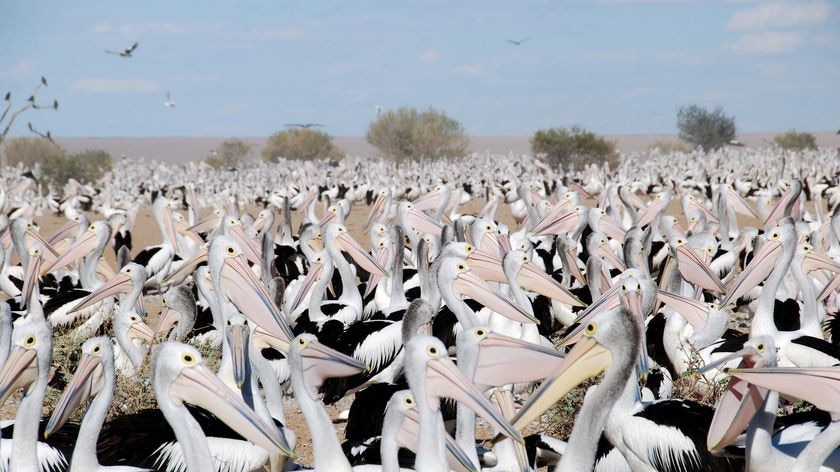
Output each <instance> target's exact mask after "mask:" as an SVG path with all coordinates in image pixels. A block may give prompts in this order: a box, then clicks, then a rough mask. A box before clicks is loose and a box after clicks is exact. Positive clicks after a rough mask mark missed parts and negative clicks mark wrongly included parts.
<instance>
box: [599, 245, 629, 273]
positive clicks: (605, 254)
mask: <svg viewBox="0 0 840 472" xmlns="http://www.w3.org/2000/svg"><path fill="white" fill-rule="evenodd" d="M598 255H599V256H601V258H602V259H604V260H605V261H607V262H609V263H610V265H611V266H613V268H615V269H618V270H620V271H622V272H624V269H625V268H626V267H625V266H624V263H623V262H621V260H620V259H619V258H618V256H616V255H615V253H614V252H613V251H612V250H611V249H610V248H609V246H607V245H605V244H602V245H600V246H598Z"/></svg>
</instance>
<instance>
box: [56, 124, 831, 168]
mask: <svg viewBox="0 0 840 472" xmlns="http://www.w3.org/2000/svg"><path fill="white" fill-rule="evenodd" d="M814 135H815V136H816V137H817V143H818V144H819V145H820V146H823V147H835V148H836V147H840V135H837V134H836V133H835V132H834V131H832V132H815V133H814ZM773 136H775V135H774V134H773V133H745V134H739V135H738V139H739V140H740V141H741V142H742V143H744V144H745V145H746V146H749V147H767V146H768V143H769V142H772V141H773ZM605 137H606V138H607V139H609V140H612V141H615V142H616V144H617V145H618V148H619V150H621V151H623V152H639V151H645V150H646V149H648V147H649V146H650V145H651V144H653V143H655V142H657V141H664V142H667V141H674V140H676V139H677V137H676V136H675V135H668V134H637V135H613V136H610V135H607V136H605ZM224 139H225V138H222V137H148V138H120V137H114V138H97V137H89V138H82V137H79V138H56V142H57V143H58V144H59V145H61V146H62V147H63V148H65V149H67V150H68V151H71V152H78V151H83V150H85V149H104V150H106V151H108V152H109V153H110V154H111V155H112V156H113V157H114V158H118V157H120V156H122V155H126V156H127V157H129V158H132V159H133V158H139V157H145V158H146V159H148V160H152V159H156V160H158V161H163V162H187V161H194V160H200V159H204V158H205V157H207V155H208V153H209V152H210V150H211V149H215V148H217V147H218V146H219V144H221V142H222V141H224ZM243 139H244V140H245V141H248V142H249V143H251V144H252V145H253V146H254V150H255V152H254V155H255V156H257V155H259V150H260V149H262V148H263V146H264V145H265V141H266V138H265V137H255V138H243ZM529 139H530V137H529V136H470V145H469V149H470V151H475V152H490V153H492V154H507V153H509V152H513V153H514V154H530V152H531V144H530V142H529ZM334 142H335V144H336V145H338V146H339V147H340V148H341V149H343V150H344V151H345V152H347V153H348V154H350V155H351V156H376V155H377V152H376V149H375V148H374V147H372V146H371V145H370V144H368V143H367V141H365V139H364V138H362V137H336V138H334Z"/></svg>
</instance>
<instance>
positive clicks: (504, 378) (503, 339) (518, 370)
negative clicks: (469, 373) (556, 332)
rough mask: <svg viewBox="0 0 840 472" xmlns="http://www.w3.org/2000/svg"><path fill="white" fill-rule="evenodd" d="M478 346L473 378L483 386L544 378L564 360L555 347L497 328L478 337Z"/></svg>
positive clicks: (496, 385)
mask: <svg viewBox="0 0 840 472" xmlns="http://www.w3.org/2000/svg"><path fill="white" fill-rule="evenodd" d="M479 347H480V350H479V354H478V362H476V366H475V374H473V380H474V381H475V383H476V385H481V386H490V387H498V386H501V385H507V384H512V383H522V382H534V381H537V380H542V379H544V378H546V377H548V376H549V375H551V373H552V372H554V371H555V370H557V368H558V367H559V366H560V363H561V362H562V361H563V355H562V354H561V353H560V352H559V351H557V350H556V349H552V348H547V347H544V346H541V345H539V344H534V343H529V342H527V341H522V340H521V339H516V338H511V337H510V336H505V335H503V334H500V333H496V332H494V331H490V332H489V333H488V334H487V336H486V337H485V338H484V339H482V340H481V341H479Z"/></svg>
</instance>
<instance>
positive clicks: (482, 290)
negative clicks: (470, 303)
mask: <svg viewBox="0 0 840 472" xmlns="http://www.w3.org/2000/svg"><path fill="white" fill-rule="evenodd" d="M452 290H453V291H454V292H455V293H457V294H458V295H461V296H465V297H469V298H472V299H473V300H475V301H477V302H479V303H481V304H482V305H484V306H485V307H487V308H489V309H490V310H492V311H494V312H496V313H498V314H500V315H502V316H504V317H506V318H509V319H511V320H513V321H516V322H518V323H537V324H539V321H538V320H537V318H535V317H534V316H533V315H530V314H528V313H526V312H525V311H523V310H522V309H521V308H519V307H518V306H516V305H515V304H514V303H513V302H511V301H510V300H508V299H506V298H502V297H501V296H500V295H499V294H497V293H496V291H495V290H493V288H492V287H490V286H489V285H487V282H485V281H484V280H482V279H481V278H479V277H478V276H477V275H476V274H475V273H474V272H473V271H472V270H469V269H467V270H465V271H463V272H460V273H459V274H458V276H457V277H456V278H455V281H454V282H453V283H452Z"/></svg>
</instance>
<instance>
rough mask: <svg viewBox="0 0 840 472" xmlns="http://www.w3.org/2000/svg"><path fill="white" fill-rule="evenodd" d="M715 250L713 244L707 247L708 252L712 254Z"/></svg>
mask: <svg viewBox="0 0 840 472" xmlns="http://www.w3.org/2000/svg"><path fill="white" fill-rule="evenodd" d="M713 251H714V248H713V247H712V246H709V247H707V248H706V252H708V253H709V254H711V253H712V252H713Z"/></svg>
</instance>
